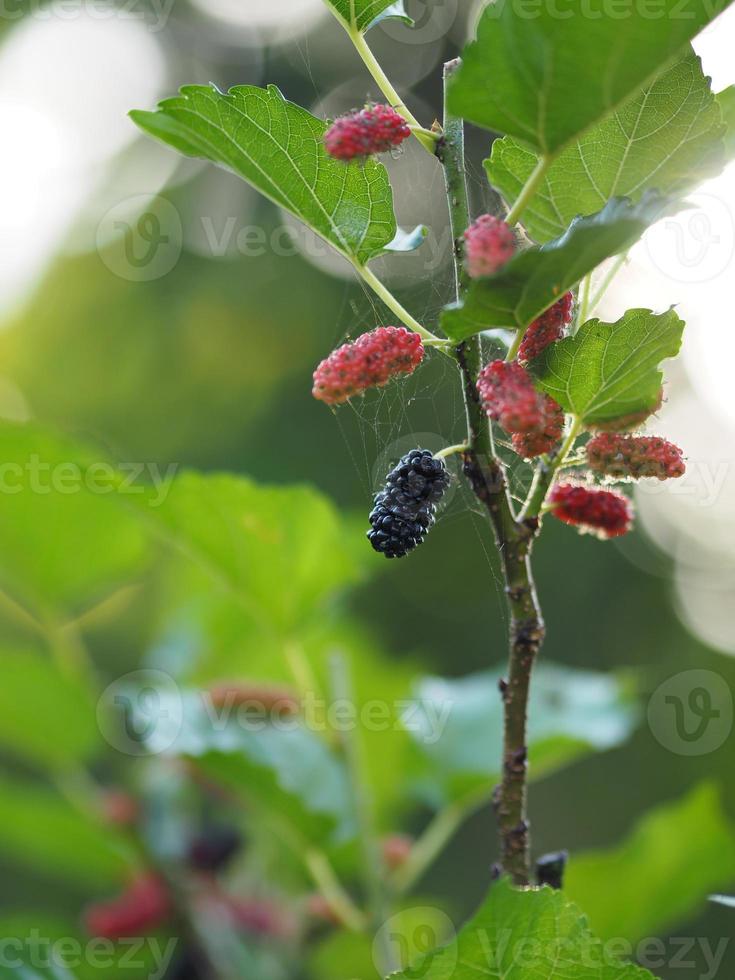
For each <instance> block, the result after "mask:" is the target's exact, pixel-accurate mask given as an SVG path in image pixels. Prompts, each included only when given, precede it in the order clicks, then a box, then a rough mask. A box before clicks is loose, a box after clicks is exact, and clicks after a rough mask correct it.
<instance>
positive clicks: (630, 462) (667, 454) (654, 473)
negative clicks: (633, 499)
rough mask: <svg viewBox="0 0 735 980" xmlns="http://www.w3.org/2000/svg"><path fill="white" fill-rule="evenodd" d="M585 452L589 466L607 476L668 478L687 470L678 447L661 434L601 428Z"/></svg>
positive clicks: (677, 475) (681, 474)
mask: <svg viewBox="0 0 735 980" xmlns="http://www.w3.org/2000/svg"><path fill="white" fill-rule="evenodd" d="M586 452H587V464H588V465H589V467H590V469H592V470H595V471H596V472H597V473H604V474H605V475H606V476H615V477H618V478H623V477H632V478H633V479H635V480H637V479H640V478H641V477H644V476H648V477H655V478H656V479H657V480H668V479H672V478H675V477H679V476H684V473H685V472H686V464H685V463H684V454H683V453H682V451H681V449H679V447H678V446H675V445H674V443H673V442H669V441H668V440H667V439H662V438H661V437H660V436H631V435H625V434H623V433H615V432H600V433H599V435H596V436H593V437H592V439H590V441H589V442H588V443H587V446H586Z"/></svg>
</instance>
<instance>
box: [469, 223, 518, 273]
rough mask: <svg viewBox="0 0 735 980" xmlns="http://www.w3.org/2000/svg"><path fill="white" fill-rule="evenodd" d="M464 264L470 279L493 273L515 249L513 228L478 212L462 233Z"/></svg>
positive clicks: (500, 267) (509, 257)
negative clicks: (478, 215)
mask: <svg viewBox="0 0 735 980" xmlns="http://www.w3.org/2000/svg"><path fill="white" fill-rule="evenodd" d="M464 250H465V267H466V269H467V273H468V275H469V276H470V277H471V278H472V279H479V278H481V277H482V276H492V275H494V274H495V273H496V272H498V271H499V270H500V269H502V267H503V266H504V265H505V263H506V262H507V261H508V260H509V259H511V258H512V257H513V255H514V253H515V250H516V240H515V236H514V235H513V229H512V228H511V227H510V225H507V224H506V223H505V222H504V221H501V219H500V218H495V217H493V215H491V214H483V215H481V216H480V217H479V218H478V219H477V221H475V222H473V223H472V224H471V225H470V227H469V228H468V229H467V231H466V232H465V233H464Z"/></svg>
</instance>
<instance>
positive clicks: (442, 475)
mask: <svg viewBox="0 0 735 980" xmlns="http://www.w3.org/2000/svg"><path fill="white" fill-rule="evenodd" d="M448 486H449V473H448V472H447V469H446V466H445V465H444V462H443V460H441V459H436V458H435V457H434V456H433V454H432V453H431V452H430V451H429V450H428V449H412V450H411V451H410V452H409V453H406V455H405V456H404V457H403V458H402V459H401V460H399V462H398V463H397V465H396V466H395V467H394V468H393V469H392V470H391V471H390V473H389V474H388V476H387V477H386V481H385V487H384V488H383V489H382V490H381V491H380V493H378V494H376V496H375V501H374V505H373V509H372V511H371V512H370V524H371V530H369V531H368V532H367V536H368V540H369V541H370V544H371V545H372V546H373V548H374V549H375V550H376V551H378V552H380V553H381V554H383V555H385V557H386V558H402V557H403V556H404V555H406V554H408V552H409V551H412V550H413V549H414V548H415V547H416V546H417V545H418V544H421V542H422V541H423V540H424V538H425V537H426V535H427V533H428V531H429V528H430V527H431V525H432V524H433V523H434V520H435V515H436V505H437V503H438V502H439V501H440V500H441V498H442V496H443V494H444V492H445V490H446V489H447V487H448Z"/></svg>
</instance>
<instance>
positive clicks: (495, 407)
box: [477, 360, 560, 433]
mask: <svg viewBox="0 0 735 980" xmlns="http://www.w3.org/2000/svg"><path fill="white" fill-rule="evenodd" d="M477 390H478V391H479V392H480V398H481V400H482V404H483V407H484V409H485V411H486V412H487V414H488V415H489V417H490V418H491V419H495V421H496V422H499V423H500V424H501V425H502V426H503V428H504V429H505V430H506V432H510V433H530V432H539V431H543V430H544V429H545V428H546V426H547V424H548V423H549V421H550V420H551V419H552V418H553V417H554V414H555V413H556V412H558V411H560V409H559V406H558V405H557V404H556V402H555V401H554V399H553V398H550V397H549V396H548V395H547V394H545V393H544V392H542V391H536V388H535V387H534V384H533V378H532V377H531V375H530V374H529V373H528V371H527V370H526V369H525V368H524V367H523V366H522V365H521V364H518V362H517V361H501V360H498V361H491V362H490V364H487V365H485V367H484V368H483V369H482V373H481V374H480V377H479V379H478V381H477Z"/></svg>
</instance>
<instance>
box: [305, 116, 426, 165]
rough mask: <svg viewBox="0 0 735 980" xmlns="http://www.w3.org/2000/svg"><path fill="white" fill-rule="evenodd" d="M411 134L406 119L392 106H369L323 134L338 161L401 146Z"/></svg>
mask: <svg viewBox="0 0 735 980" xmlns="http://www.w3.org/2000/svg"><path fill="white" fill-rule="evenodd" d="M410 135H411V130H410V129H409V127H408V124H407V123H406V120H405V119H404V118H403V116H401V115H399V113H397V112H396V110H395V109H393V108H391V106H389V105H376V106H368V107H367V108H365V109H362V110H361V111H360V112H353V113H351V114H350V115H348V116H341V117H340V118H339V119H336V120H335V121H334V122H333V123H332V125H331V126H330V127H329V129H328V130H327V132H326V133H325V134H324V146H325V147H326V150H327V153H328V154H329V155H330V156H332V157H335V158H336V159H337V160H355V159H357V158H363V159H364V158H365V157H369V156H372V154H374V153H386V152H387V151H388V150H391V149H393V148H394V147H396V146H400V145H401V143H402V142H403V141H404V140H405V139H408V137H409V136H410Z"/></svg>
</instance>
